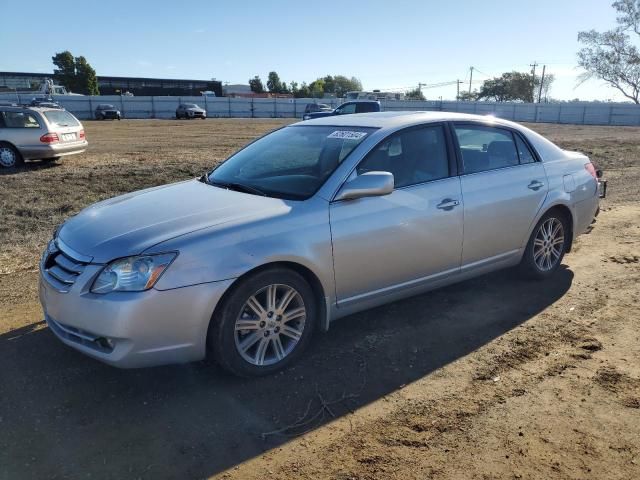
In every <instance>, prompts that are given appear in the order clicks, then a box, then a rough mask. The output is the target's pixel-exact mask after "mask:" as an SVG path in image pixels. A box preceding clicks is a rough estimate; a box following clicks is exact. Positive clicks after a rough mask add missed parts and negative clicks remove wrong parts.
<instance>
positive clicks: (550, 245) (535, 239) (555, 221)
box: [520, 210, 569, 279]
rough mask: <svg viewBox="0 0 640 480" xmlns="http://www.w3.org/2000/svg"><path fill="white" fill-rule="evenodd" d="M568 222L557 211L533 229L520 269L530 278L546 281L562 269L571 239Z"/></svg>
mask: <svg viewBox="0 0 640 480" xmlns="http://www.w3.org/2000/svg"><path fill="white" fill-rule="evenodd" d="M568 235H569V228H568V220H567V219H566V217H565V215H563V214H562V213H561V212H559V211H557V210H552V211H550V212H547V213H546V214H545V215H544V216H543V217H542V218H541V219H540V221H539V222H538V224H537V225H536V227H535V228H534V229H533V233H532V234H531V238H529V242H528V243H527V248H526V250H525V252H524V256H523V257H522V261H521V263H520V268H521V269H522V271H523V273H525V275H527V276H528V277H531V278H535V279H545V278H547V277H549V276H551V275H553V273H554V272H555V271H556V270H557V269H558V268H559V267H560V263H561V262H562V258H563V257H564V254H565V252H566V246H567V244H568V241H569V238H568Z"/></svg>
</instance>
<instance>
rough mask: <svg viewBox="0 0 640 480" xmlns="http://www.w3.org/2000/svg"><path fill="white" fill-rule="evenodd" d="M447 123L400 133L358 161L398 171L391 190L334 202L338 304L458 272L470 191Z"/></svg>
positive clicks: (358, 170)
mask: <svg viewBox="0 0 640 480" xmlns="http://www.w3.org/2000/svg"><path fill="white" fill-rule="evenodd" d="M451 154H453V146H452V145H451V143H450V137H449V134H448V131H447V130H446V128H445V126H444V125H438V124H437V125H433V124H430V125H425V126H420V127H417V128H416V127H413V128H410V129H406V130H402V131H400V132H398V133H395V134H392V135H391V136H389V137H388V138H387V139H385V140H384V141H382V142H381V143H380V144H378V146H377V147H375V148H374V149H373V150H372V151H371V152H370V153H369V154H368V155H367V156H366V157H365V158H364V159H363V160H362V161H361V162H360V164H359V165H358V167H357V168H356V170H355V171H354V173H353V174H352V175H353V176H355V175H359V174H362V173H365V172H368V171H387V172H391V173H393V175H394V179H395V190H394V191H393V193H391V194H390V195H385V196H380V197H368V198H360V199H357V200H343V201H334V202H332V203H331V205H330V221H331V235H332V241H333V254H334V271H335V280H336V295H337V298H338V305H339V306H340V305H341V304H348V303H350V302H353V301H359V300H364V299H366V298H369V297H371V296H372V295H383V294H385V293H387V292H388V293H392V292H393V291H396V290H401V289H403V288H409V287H411V286H414V285H419V284H423V283H427V282H429V281H430V280H434V281H435V280H436V279H440V278H444V277H445V276H448V275H451V274H453V273H455V272H456V271H457V270H458V269H459V266H460V253H461V247H462V196H461V193H460V180H459V178H458V177H457V176H456V172H455V163H454V162H453V161H452V160H453V158H452V156H451Z"/></svg>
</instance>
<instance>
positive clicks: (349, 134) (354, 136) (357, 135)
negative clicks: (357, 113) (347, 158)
mask: <svg viewBox="0 0 640 480" xmlns="http://www.w3.org/2000/svg"><path fill="white" fill-rule="evenodd" d="M366 134H367V132H353V131H351V130H336V131H335V132H333V133H332V134H331V135H329V136H328V137H327V138H345V139H348V140H360V139H361V138H363V137H364V136H365V135H366Z"/></svg>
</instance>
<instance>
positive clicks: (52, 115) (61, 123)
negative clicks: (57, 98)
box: [43, 110, 80, 127]
mask: <svg viewBox="0 0 640 480" xmlns="http://www.w3.org/2000/svg"><path fill="white" fill-rule="evenodd" d="M43 113H44V116H45V117H47V121H48V122H49V123H50V124H51V125H52V126H54V127H77V126H78V125H80V124H79V123H78V120H76V117H74V116H73V115H71V114H70V113H69V112H66V111H64V110H51V111H48V112H43Z"/></svg>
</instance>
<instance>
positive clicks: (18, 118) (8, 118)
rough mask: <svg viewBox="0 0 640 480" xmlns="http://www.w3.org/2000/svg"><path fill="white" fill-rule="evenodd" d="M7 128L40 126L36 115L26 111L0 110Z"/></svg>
mask: <svg viewBox="0 0 640 480" xmlns="http://www.w3.org/2000/svg"><path fill="white" fill-rule="evenodd" d="M0 115H1V116H2V119H3V122H2V123H4V127H5V128H40V123H38V120H37V119H36V117H35V116H34V115H32V114H30V113H25V112H0Z"/></svg>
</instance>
